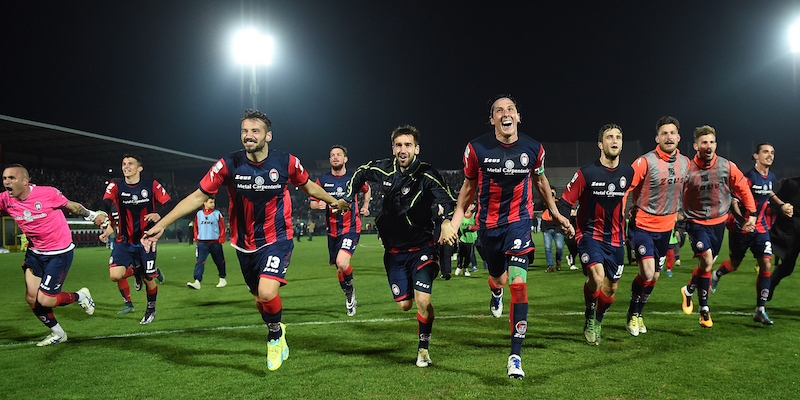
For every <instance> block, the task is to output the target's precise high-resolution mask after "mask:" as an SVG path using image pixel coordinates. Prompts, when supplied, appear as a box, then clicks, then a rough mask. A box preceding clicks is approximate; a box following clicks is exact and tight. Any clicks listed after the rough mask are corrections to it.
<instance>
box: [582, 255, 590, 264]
mask: <svg viewBox="0 0 800 400" xmlns="http://www.w3.org/2000/svg"><path fill="white" fill-rule="evenodd" d="M588 263H589V254H588V253H583V254H581V264H583V265H586V264H588Z"/></svg>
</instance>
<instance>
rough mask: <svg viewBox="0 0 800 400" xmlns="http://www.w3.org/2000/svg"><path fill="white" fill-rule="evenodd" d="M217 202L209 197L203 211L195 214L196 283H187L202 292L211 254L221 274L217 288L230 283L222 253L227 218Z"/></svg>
mask: <svg viewBox="0 0 800 400" xmlns="http://www.w3.org/2000/svg"><path fill="white" fill-rule="evenodd" d="M216 204H217V201H216V200H215V199H214V198H213V197H209V198H208V200H206V201H205V202H204V203H203V209H202V210H198V211H197V212H196V213H195V214H194V224H193V225H194V229H193V230H194V232H193V235H194V241H195V242H197V247H196V249H195V256H196V257H197V263H196V264H195V265H194V282H187V283H186V286H188V287H190V288H192V289H197V290H200V282H202V281H203V272H204V271H205V267H206V260H207V259H208V255H209V254H211V259H212V260H214V264H216V266H217V272H218V273H219V283H217V287H218V288H221V287H225V286H227V285H228V281H226V280H225V277H226V276H227V271H226V270H225V253H223V252H222V244H223V243H225V217H223V216H222V213H221V212H219V210H217V209H215V208H216Z"/></svg>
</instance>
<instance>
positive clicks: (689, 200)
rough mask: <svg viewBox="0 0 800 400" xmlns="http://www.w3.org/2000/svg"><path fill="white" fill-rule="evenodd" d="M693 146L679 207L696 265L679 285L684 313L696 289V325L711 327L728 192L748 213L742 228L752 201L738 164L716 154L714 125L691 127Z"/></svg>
mask: <svg viewBox="0 0 800 400" xmlns="http://www.w3.org/2000/svg"><path fill="white" fill-rule="evenodd" d="M694 149H695V150H696V151H697V154H696V155H695V156H694V159H692V162H691V163H690V164H689V169H688V171H687V175H686V182H685V183H684V185H683V211H684V213H685V214H686V231H687V232H689V237H690V238H691V245H692V250H693V251H694V254H695V257H696V258H697V260H698V266H697V268H695V269H694V272H693V273H692V279H691V281H690V282H689V284H688V285H686V286H684V287H682V288H681V296H682V298H683V301H682V303H681V307H682V308H683V312H684V313H686V314H687V315H691V314H692V311H693V304H692V294H693V293H694V292H695V290H698V293H697V297H698V300H699V303H700V304H699V312H700V326H702V327H704V328H711V327H712V326H713V325H714V323H713V321H712V320H711V316H710V315H709V309H708V291H709V289H710V286H711V269H712V268H713V267H714V260H715V259H716V257H717V255H718V254H719V249H720V247H721V245H722V238H723V236H724V235H725V221H726V220H727V219H728V209H730V207H731V195H735V196H736V197H738V198H739V199H741V200H742V203H743V205H744V207H745V209H746V210H747V213H749V214H745V215H748V217H747V222H745V223H744V224H743V225H742V231H743V232H752V231H753V229H754V228H755V224H756V203H755V201H754V200H753V195H752V194H751V193H750V187H748V182H747V179H745V177H744V175H743V174H742V171H740V170H739V167H737V166H736V164H734V163H733V162H731V161H729V160H727V159H725V158H723V157H720V156H718V155H717V154H716V151H717V132H716V130H715V129H714V128H712V127H710V126H708V125H703V126H701V127H699V128H697V129H695V131H694Z"/></svg>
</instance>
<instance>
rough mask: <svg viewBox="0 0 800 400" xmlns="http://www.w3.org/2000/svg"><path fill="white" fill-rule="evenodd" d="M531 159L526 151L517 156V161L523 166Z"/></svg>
mask: <svg viewBox="0 0 800 400" xmlns="http://www.w3.org/2000/svg"><path fill="white" fill-rule="evenodd" d="M530 161H531V159H530V157H528V154H527V153H522V154H520V156H519V162H520V164H522V166H523V167H527V166H528V163H529V162H530Z"/></svg>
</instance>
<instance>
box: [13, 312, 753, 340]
mask: <svg viewBox="0 0 800 400" xmlns="http://www.w3.org/2000/svg"><path fill="white" fill-rule="evenodd" d="M681 313H682V311H678V312H672V311H669V312H668V311H653V312H648V313H647V315H672V314H681ZM609 314H610V315H614V314H626V313H624V312H607V313H606V315H609ZM575 315H583V311H570V312H563V313H529V314H528V316H529V317H567V316H575ZM714 315H736V316H747V315H751V314H750V313H749V312H742V311H718V312H714ZM503 316H508V315H507V314H503ZM490 318H493V317H492V316H491V315H443V316H439V315H437V316H436V319H490ZM497 319H500V318H497ZM412 320H416V317H408V318H369V319H348V320H335V321H307V322H294V323H284V324H285V325H286V326H309V325H336V324H369V323H382V322H406V321H412ZM264 327H266V325H264V324H257V325H240V326H218V327H212V328H188V329H174V330H164V331H151V332H134V333H124V334H119V335H106V336H95V337H89V338H75V339H70V338H68V340H67V341H68V342H84V341H89V340H105V339H124V338H133V337H143V336H155V335H173V334H178V333H190V332H211V331H224V330H234V329H252V328H264ZM651 329H652V328H651ZM38 342H39V341H38V340H37V341H32V342H20V343H6V344H0V349H2V348H10V347H19V346H28V345H35V344H36V343H38Z"/></svg>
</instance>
